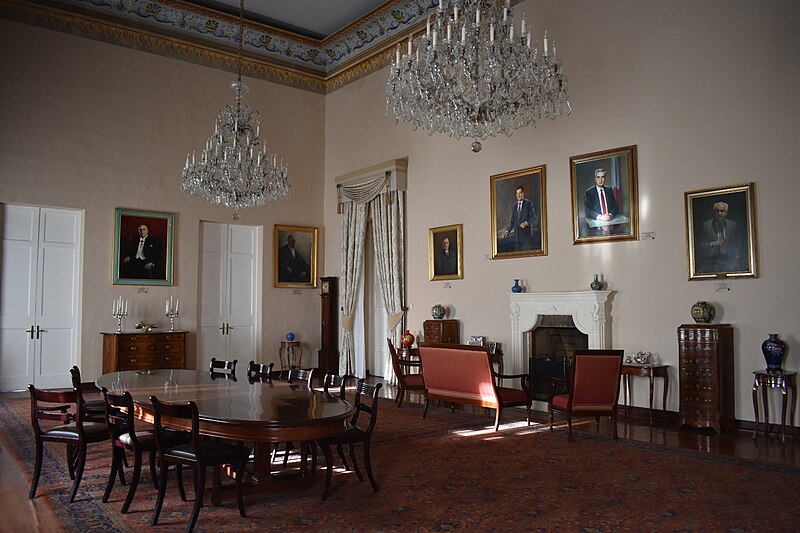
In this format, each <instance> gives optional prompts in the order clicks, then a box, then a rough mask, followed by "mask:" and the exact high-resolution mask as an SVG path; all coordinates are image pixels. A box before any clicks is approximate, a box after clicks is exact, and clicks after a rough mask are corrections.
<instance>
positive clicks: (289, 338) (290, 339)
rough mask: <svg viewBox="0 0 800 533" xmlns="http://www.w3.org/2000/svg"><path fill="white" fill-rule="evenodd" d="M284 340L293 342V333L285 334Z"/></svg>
mask: <svg viewBox="0 0 800 533" xmlns="http://www.w3.org/2000/svg"><path fill="white" fill-rule="evenodd" d="M286 340H287V341H289V342H292V341H293V340H294V333H292V332H291V331H290V332H289V333H287V334H286Z"/></svg>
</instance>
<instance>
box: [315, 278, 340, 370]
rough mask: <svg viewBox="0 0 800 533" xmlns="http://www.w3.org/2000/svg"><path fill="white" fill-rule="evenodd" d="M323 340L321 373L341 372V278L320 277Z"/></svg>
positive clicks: (320, 361)
mask: <svg viewBox="0 0 800 533" xmlns="http://www.w3.org/2000/svg"><path fill="white" fill-rule="evenodd" d="M320 282H321V283H320V287H321V290H320V300H321V303H322V309H321V313H322V316H321V319H322V320H321V323H322V342H321V347H320V349H319V371H320V373H321V374H323V375H324V374H338V373H339V303H338V302H339V279H338V278H333V277H331V278H320Z"/></svg>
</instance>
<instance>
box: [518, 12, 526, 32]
mask: <svg viewBox="0 0 800 533" xmlns="http://www.w3.org/2000/svg"><path fill="white" fill-rule="evenodd" d="M526 23H527V21H526V20H525V13H523V14H522V24H521V25H520V27H519V34H520V35H525V24H526Z"/></svg>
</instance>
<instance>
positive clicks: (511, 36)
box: [508, 24, 514, 41]
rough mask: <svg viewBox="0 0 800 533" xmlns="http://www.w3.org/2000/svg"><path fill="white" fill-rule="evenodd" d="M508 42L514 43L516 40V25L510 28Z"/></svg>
mask: <svg viewBox="0 0 800 533" xmlns="http://www.w3.org/2000/svg"><path fill="white" fill-rule="evenodd" d="M508 40H509V41H513V40H514V25H513V24H512V25H511V26H509V27H508Z"/></svg>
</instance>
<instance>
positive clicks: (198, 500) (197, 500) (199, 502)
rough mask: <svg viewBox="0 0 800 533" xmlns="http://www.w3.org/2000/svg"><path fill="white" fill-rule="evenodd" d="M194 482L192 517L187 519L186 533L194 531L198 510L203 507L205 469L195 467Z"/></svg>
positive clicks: (198, 466)
mask: <svg viewBox="0 0 800 533" xmlns="http://www.w3.org/2000/svg"><path fill="white" fill-rule="evenodd" d="M194 480H195V481H194V506H193V507H192V517H191V518H190V519H189V525H188V527H187V528H186V533H191V532H192V531H194V525H195V524H196V523H197V517H198V516H199V515H200V509H201V508H202V507H203V493H204V492H205V490H206V467H204V466H200V465H197V466H196V467H195V469H194Z"/></svg>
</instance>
